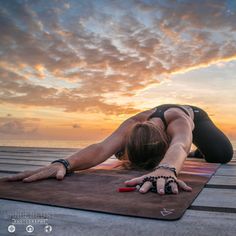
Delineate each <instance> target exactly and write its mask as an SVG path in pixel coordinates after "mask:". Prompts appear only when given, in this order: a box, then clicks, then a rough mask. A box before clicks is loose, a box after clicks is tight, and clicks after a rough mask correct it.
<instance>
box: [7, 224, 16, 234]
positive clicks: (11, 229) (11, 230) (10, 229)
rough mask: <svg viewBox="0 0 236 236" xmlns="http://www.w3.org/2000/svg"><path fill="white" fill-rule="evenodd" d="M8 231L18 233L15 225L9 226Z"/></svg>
mask: <svg viewBox="0 0 236 236" xmlns="http://www.w3.org/2000/svg"><path fill="white" fill-rule="evenodd" d="M7 229H8V232H9V233H14V232H15V231H16V227H15V225H9V226H8V228H7Z"/></svg>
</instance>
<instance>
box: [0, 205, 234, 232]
mask: <svg viewBox="0 0 236 236" xmlns="http://www.w3.org/2000/svg"><path fill="white" fill-rule="evenodd" d="M0 204H1V206H2V209H1V211H2V212H4V214H1V215H0V235H9V234H8V233H7V227H8V225H10V223H11V217H10V215H11V214H12V213H13V214H14V213H15V214H16V212H19V213H21V212H24V213H25V214H26V215H27V213H28V214H29V215H30V214H32V212H33V213H34V214H37V213H38V214H40V213H43V214H46V215H49V217H48V224H49V225H51V226H52V227H53V231H52V232H51V233H50V234H49V235H53V236H54V235H55V236H57V235H59V236H60V235H63V236H64V235H65V236H67V235H68V236H74V235H75V236H77V235H82V236H101V235H102V236H111V235H112V236H120V235H122V236H133V235H140V236H141V235H145V236H146V235H149V236H157V235H158V236H168V235H175V236H189V235H191V236H209V235H216V236H223V235H224V236H232V235H234V234H235V232H236V224H235V222H236V214H230V213H222V212H220V213H219V212H207V211H196V210H187V211H186V212H185V214H184V216H183V217H182V218H181V219H180V220H178V221H161V220H152V219H144V218H136V217H128V216H119V215H111V214H104V213H96V212H89V211H80V210H74V209H67V208H60V207H51V206H44V205H37V204H31V203H24V202H17V201H8V200H0ZM25 226H26V225H18V227H17V231H16V232H18V234H17V235H29V234H26V232H25ZM33 235H46V234H45V233H44V231H43V226H42V225H41V226H39V225H36V226H35V232H34V233H33Z"/></svg>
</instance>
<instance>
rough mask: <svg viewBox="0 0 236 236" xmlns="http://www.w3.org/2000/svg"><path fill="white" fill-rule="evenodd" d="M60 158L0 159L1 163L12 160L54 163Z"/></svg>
mask: <svg viewBox="0 0 236 236" xmlns="http://www.w3.org/2000/svg"><path fill="white" fill-rule="evenodd" d="M58 158H59V157H57V158H55V157H54V158H51V157H47V158H46V157H45V158H36V157H27V158H24V157H6V158H0V161H5V162H6V161H8V160H10V161H11V160H12V161H54V160H56V159H58Z"/></svg>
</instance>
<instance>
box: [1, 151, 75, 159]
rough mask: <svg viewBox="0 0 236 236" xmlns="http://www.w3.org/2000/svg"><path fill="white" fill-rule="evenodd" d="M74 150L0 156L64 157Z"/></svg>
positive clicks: (4, 154) (4, 155) (4, 156)
mask: <svg viewBox="0 0 236 236" xmlns="http://www.w3.org/2000/svg"><path fill="white" fill-rule="evenodd" d="M73 153H74V152H62V153H59V152H49V153H1V154H0V158H11V157H14V158H18V157H24V158H35V157H37V158H48V157H52V158H55V157H66V156H69V155H71V154H73Z"/></svg>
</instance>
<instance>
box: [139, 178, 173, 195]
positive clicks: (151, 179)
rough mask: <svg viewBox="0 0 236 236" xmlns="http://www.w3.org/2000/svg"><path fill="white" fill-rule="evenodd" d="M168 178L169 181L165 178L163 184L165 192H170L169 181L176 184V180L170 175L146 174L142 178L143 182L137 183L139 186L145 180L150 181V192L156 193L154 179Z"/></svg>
mask: <svg viewBox="0 0 236 236" xmlns="http://www.w3.org/2000/svg"><path fill="white" fill-rule="evenodd" d="M161 178H163V179H170V180H169V181H168V180H167V182H166V184H165V193H166V194H171V193H173V192H172V188H171V186H170V183H176V184H177V185H178V182H177V181H176V179H175V178H174V177H172V176H163V175H161V176H147V177H145V178H144V179H143V182H142V183H141V184H139V188H141V187H142V185H143V184H144V183H145V182H151V183H152V188H151V189H150V190H151V192H154V193H157V187H156V181H157V179H161Z"/></svg>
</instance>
